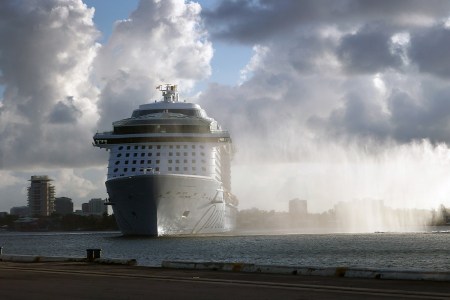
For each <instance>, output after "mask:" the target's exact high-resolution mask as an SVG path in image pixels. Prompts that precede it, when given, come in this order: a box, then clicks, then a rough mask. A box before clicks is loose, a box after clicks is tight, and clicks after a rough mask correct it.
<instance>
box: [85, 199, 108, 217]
mask: <svg viewBox="0 0 450 300" xmlns="http://www.w3.org/2000/svg"><path fill="white" fill-rule="evenodd" d="M81 210H82V212H83V214H84V215H97V216H101V215H103V214H104V213H107V212H108V211H107V208H106V205H105V200H103V199H101V198H93V199H91V200H89V202H88V203H83V204H81Z"/></svg>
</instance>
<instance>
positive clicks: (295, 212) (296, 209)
mask: <svg viewBox="0 0 450 300" xmlns="http://www.w3.org/2000/svg"><path fill="white" fill-rule="evenodd" d="M289 214H290V215H291V216H294V217H300V216H306V215H307V214H308V203H307V201H306V200H301V199H298V198H295V199H292V200H289Z"/></svg>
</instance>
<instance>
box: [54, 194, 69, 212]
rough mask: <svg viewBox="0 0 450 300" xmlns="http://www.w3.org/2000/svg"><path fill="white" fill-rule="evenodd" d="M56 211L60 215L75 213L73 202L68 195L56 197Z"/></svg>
mask: <svg viewBox="0 0 450 300" xmlns="http://www.w3.org/2000/svg"><path fill="white" fill-rule="evenodd" d="M55 212H56V213H58V214H60V215H67V214H71V213H73V202H72V199H70V198H68V197H58V198H55Z"/></svg>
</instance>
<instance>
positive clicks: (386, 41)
mask: <svg viewBox="0 0 450 300" xmlns="http://www.w3.org/2000/svg"><path fill="white" fill-rule="evenodd" d="M391 36H392V33H390V32H389V31H387V30H385V29H384V28H382V29H379V28H378V26H375V28H371V27H370V26H367V27H365V28H363V29H361V30H359V31H358V32H356V33H354V34H347V35H345V36H344V37H342V40H341V44H340V45H339V47H338V49H337V55H338V57H339V59H340V61H341V62H342V64H343V66H344V67H345V68H346V70H347V71H349V72H355V73H372V74H373V73H377V72H382V71H384V70H385V69H387V68H399V67H400V66H401V65H402V58H401V56H400V53H396V52H395V51H394V49H393V45H392V41H391Z"/></svg>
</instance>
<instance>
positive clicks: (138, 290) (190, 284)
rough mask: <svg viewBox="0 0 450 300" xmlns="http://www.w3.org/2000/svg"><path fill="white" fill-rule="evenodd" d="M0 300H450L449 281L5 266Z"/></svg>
mask: <svg viewBox="0 0 450 300" xmlns="http://www.w3.org/2000/svg"><path fill="white" fill-rule="evenodd" d="M0 299H64V300H69V299H108V300H111V299H196V300H199V299H215V300H220V299H226V300H237V299H248V300H251V299H258V300H260V299H283V300H284V299H450V282H442V281H408V280H377V279H360V278H341V277H322V276H302V275H282V274H261V273H260V274H258V273H240V272H223V271H212V270H177V269H164V268H151V267H140V266H124V265H103V264H96V263H84V262H53V263H52V262H46V263H40V262H35V263H15V262H0Z"/></svg>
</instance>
